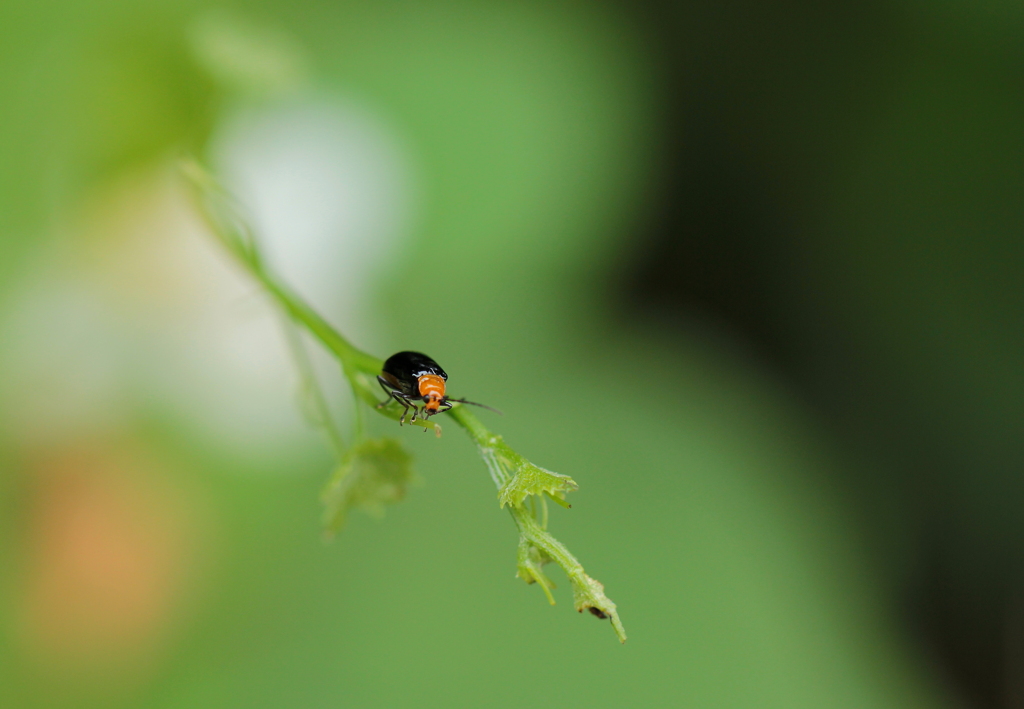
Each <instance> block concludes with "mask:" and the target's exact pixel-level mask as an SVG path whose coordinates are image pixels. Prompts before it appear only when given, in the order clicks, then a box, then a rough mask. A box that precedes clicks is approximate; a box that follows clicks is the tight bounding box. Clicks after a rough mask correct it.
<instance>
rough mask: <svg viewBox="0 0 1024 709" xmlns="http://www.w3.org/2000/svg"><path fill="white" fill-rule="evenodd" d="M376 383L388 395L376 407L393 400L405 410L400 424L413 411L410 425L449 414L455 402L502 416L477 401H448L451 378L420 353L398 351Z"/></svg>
mask: <svg viewBox="0 0 1024 709" xmlns="http://www.w3.org/2000/svg"><path fill="white" fill-rule="evenodd" d="M377 381H378V382H380V385H381V387H382V388H383V389H384V391H385V392H386V393H387V395H388V398H387V399H385V400H384V401H382V402H381V403H379V404H377V408H378V409H380V408H383V407H385V406H387V405H388V402H389V401H391V400H392V399H394V400H395V401H397V402H398V403H399V404H401V405H402V406H404V407H405V411H404V412H402V418H401V419H400V420H399V422H398V423H399V424H404V423H405V417H406V416H407V415H408V414H409V409H410V408H411V409H412V418H411V419H409V423H412V422H413V421H415V420H416V418H417V417H422V418H424V419H428V418H430V417H431V416H433V415H434V414H437V413H441V412H443V411H447V410H448V409H450V408H452V404H453V403H459V404H472V405H473V406H480V407H483V408H485V409H490V410H491V411H494V412H496V413H501V412H500V411H498V410H497V409H492V408H491V407H490V406H484V405H483V404H478V403H476V402H475V401H466V400H465V399H451V398H449V397H448V396H447V395H446V394H445V382H447V381H448V375H447V374H445V371H444V370H443V369H441V366H440V365H439V364H438V363H437V362H435V361H434V360H432V359H431V358H430V357H427V356H426V355H425V354H423V353H421V352H399V353H398V354H393V355H391V356H390V357H388V359H387V361H386V362H384V369H383V370H382V371H381V373H380V375H379V376H378V377H377ZM421 401H422V402H423V407H422V408H420V407H419V406H418V402H421Z"/></svg>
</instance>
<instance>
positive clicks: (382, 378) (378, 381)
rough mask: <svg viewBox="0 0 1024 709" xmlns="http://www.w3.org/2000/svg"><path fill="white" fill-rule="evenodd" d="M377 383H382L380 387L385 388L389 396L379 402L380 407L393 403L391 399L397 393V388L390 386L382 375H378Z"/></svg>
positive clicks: (378, 406)
mask: <svg viewBox="0 0 1024 709" xmlns="http://www.w3.org/2000/svg"><path fill="white" fill-rule="evenodd" d="M377 383H378V384H380V388H381V389H383V390H384V393H385V394H387V395H388V398H386V399H385V400H384V401H382V402H380V403H379V404H377V408H378V409H383V408H384V407H385V406H387V405H388V404H390V403H391V399H392V398H394V396H393V395H394V393H395V390H394V389H392V388H391V387H389V386H388V385H387V383H386V382H385V381H384V377H382V376H380V375H378V376H377Z"/></svg>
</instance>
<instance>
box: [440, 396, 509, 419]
mask: <svg viewBox="0 0 1024 709" xmlns="http://www.w3.org/2000/svg"><path fill="white" fill-rule="evenodd" d="M448 401H454V402H456V403H459V404H472V405H473V406H479V407H480V408H481V409H487V410H488V411H493V412H494V413H496V414H498V416H504V415H505V414H503V413H501V412H500V411H498V410H497V409H496V408H494V407H493V406H488V405H487V404H479V403H477V402H475V401H466V400H465V399H448Z"/></svg>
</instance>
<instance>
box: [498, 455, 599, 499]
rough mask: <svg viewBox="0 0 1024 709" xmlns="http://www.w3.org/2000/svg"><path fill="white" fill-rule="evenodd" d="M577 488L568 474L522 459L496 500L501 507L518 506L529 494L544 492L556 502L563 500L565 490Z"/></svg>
mask: <svg viewBox="0 0 1024 709" xmlns="http://www.w3.org/2000/svg"><path fill="white" fill-rule="evenodd" d="M578 488H579V485H577V484H576V481H575V480H573V479H572V478H570V477H569V476H568V475H560V474H559V473H553V472H551V471H550V470H545V469H544V468H541V467H539V466H536V465H534V464H533V463H531V462H529V461H527V460H523V461H522V462H521V463H520V464H519V466H518V467H517V468H516V470H515V472H514V473H513V474H512V479H511V480H509V481H508V482H507V483H505V484H504V485H502V487H501V490H500V491H499V492H498V502H499V503H500V505H501V506H502V507H504V506H505V505H511V506H512V507H519V506H520V505H522V504H523V501H524V500H525V499H526V498H527V497H529V496H530V495H545V494H546V495H549V496H551V497H552V498H555V500H556V502H557V501H558V500H564V499H565V494H566V493H567V492H572V491H573V490H577V489H578Z"/></svg>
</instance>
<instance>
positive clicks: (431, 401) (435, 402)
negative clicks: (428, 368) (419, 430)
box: [419, 374, 444, 413]
mask: <svg viewBox="0 0 1024 709" xmlns="http://www.w3.org/2000/svg"><path fill="white" fill-rule="evenodd" d="M419 387H420V396H422V397H423V400H424V401H425V402H426V403H425V404H424V408H426V409H427V411H432V412H434V413H437V408H438V407H439V406H440V405H441V402H442V401H443V400H444V378H442V377H439V376H438V375H436V374H424V375H422V376H421V377H420V380H419Z"/></svg>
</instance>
